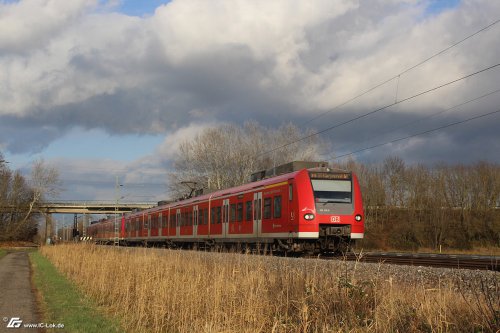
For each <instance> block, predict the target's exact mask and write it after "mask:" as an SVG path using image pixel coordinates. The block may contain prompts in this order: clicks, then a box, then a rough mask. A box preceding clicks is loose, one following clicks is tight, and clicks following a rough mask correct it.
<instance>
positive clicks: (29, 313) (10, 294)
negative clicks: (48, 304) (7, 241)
mask: <svg viewBox="0 0 500 333" xmlns="http://www.w3.org/2000/svg"><path fill="white" fill-rule="evenodd" d="M13 318H14V319H13ZM16 318H19V319H16ZM19 321H22V323H21V324H20V323H19ZM38 322H39V318H38V316H37V314H36V301H35V296H34V294H33V292H32V290H31V278H30V264H29V258H28V253H27V252H24V251H16V252H11V253H8V254H7V255H6V256H5V257H3V258H2V259H0V332H16V333H18V332H31V333H35V332H37V331H38V330H37V329H36V328H23V325H24V324H26V323H30V324H36V323H38ZM9 323H10V326H11V328H8V327H7V326H9ZM19 324H20V327H19V328H15V327H16V326H18V325H19Z"/></svg>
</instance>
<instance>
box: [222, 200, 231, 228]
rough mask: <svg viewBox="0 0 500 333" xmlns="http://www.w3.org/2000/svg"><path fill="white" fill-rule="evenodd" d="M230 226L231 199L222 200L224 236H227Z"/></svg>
mask: <svg viewBox="0 0 500 333" xmlns="http://www.w3.org/2000/svg"><path fill="white" fill-rule="evenodd" d="M228 228H229V199H224V200H222V237H224V238H225V237H227V232H228Z"/></svg>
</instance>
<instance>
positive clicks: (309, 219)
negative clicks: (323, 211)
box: [304, 213, 314, 221]
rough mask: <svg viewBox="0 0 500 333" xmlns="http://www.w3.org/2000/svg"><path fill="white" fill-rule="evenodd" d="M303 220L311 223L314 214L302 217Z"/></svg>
mask: <svg viewBox="0 0 500 333" xmlns="http://www.w3.org/2000/svg"><path fill="white" fill-rule="evenodd" d="M304 219H305V220H307V221H312V220H314V214H311V213H307V214H305V215H304Z"/></svg>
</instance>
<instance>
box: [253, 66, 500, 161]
mask: <svg viewBox="0 0 500 333" xmlns="http://www.w3.org/2000/svg"><path fill="white" fill-rule="evenodd" d="M498 66H500V63H497V64H495V65H492V66H489V67H486V68H483V69H481V70H478V71H476V72H474V73H471V74H468V75H465V76H462V77H460V78H458V79H455V80H452V81H448V82H446V83H443V84H441V85H439V86H436V87H433V88H430V89H427V90H424V91H421V92H419V93H417V94H415V95H412V96H410V97H407V98H404V99H401V100H399V101H395V102H393V103H390V104H387V105H385V106H382V107H380V108H378V109H375V110H373V111H370V112H367V113H364V114H362V115H360V116H357V117H354V118H351V119H349V120H346V121H343V122H341V123H338V124H335V125H333V126H330V127H327V128H325V129H322V130H320V131H318V132H314V133H312V134H309V135H306V136H304V137H302V138H299V139H296V140H293V141H290V142H288V143H286V144H284V145H281V146H279V147H275V148H273V149H270V150H267V151H265V152H263V153H260V154H257V155H256V156H255V157H259V156H263V155H267V154H270V153H272V152H275V151H277V150H279V149H283V148H285V147H288V146H290V145H293V144H295V143H298V142H301V141H304V140H307V139H310V138H312V137H315V136H317V135H319V134H322V133H325V132H328V131H331V130H332V129H334V128H338V127H340V126H343V125H346V124H349V123H352V122H354V121H356V120H359V119H362V118H365V117H368V116H370V115H372V114H375V113H377V112H380V111H382V110H385V109H387V108H390V107H392V106H394V105H397V104H401V103H404V102H406V101H409V100H411V99H414V98H417V97H420V96H422V95H425V94H428V93H430V92H433V91H436V90H438V89H441V88H444V87H446V86H449V85H451V84H454V83H457V82H460V81H463V80H465V79H467V78H470V77H473V76H475V75H478V74H481V73H483V72H486V71H489V70H491V69H494V68H496V67H498Z"/></svg>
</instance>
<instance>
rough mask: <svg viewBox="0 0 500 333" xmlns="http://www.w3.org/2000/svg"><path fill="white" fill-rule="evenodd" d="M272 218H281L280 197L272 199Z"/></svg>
mask: <svg viewBox="0 0 500 333" xmlns="http://www.w3.org/2000/svg"><path fill="white" fill-rule="evenodd" d="M273 217H274V218H275V219H278V218H280V217H281V195H278V196H275V197H274V214H273Z"/></svg>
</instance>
